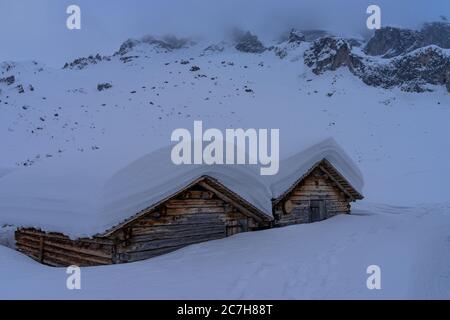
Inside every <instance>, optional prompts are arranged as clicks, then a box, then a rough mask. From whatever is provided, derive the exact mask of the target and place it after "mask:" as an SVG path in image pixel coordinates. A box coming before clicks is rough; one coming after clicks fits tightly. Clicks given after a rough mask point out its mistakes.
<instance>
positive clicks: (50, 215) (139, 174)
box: [0, 139, 362, 238]
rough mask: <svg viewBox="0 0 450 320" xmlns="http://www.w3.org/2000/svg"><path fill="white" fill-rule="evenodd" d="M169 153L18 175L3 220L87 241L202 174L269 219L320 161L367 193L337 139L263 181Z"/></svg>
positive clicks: (93, 158)
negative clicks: (181, 161) (180, 161)
mask: <svg viewBox="0 0 450 320" xmlns="http://www.w3.org/2000/svg"><path fill="white" fill-rule="evenodd" d="M171 149H172V148H171V147H165V148H162V149H159V150H157V151H154V152H151V153H149V154H147V155H144V156H138V155H137V154H134V153H130V154H126V153H123V154H121V153H117V151H115V152H106V151H99V152H94V153H89V154H84V155H83V156H82V157H80V156H78V157H75V156H68V157H66V158H63V159H50V160H49V161H47V162H45V163H42V164H39V165H35V166H33V167H31V168H24V169H20V170H16V171H15V172H12V173H10V174H8V175H7V176H4V177H3V178H2V179H0V223H8V224H13V225H16V226H23V227H35V228H40V229H42V230H45V231H55V232H62V233H64V234H67V235H68V236H70V237H72V238H80V237H90V236H93V235H96V234H99V233H103V232H105V231H106V230H108V229H110V228H112V227H114V226H117V225H118V224H120V223H121V222H123V221H125V220H127V219H129V218H130V217H132V216H134V215H135V214H137V213H139V212H140V211H142V210H144V209H146V208H148V207H151V206H152V205H155V204H156V203H158V202H160V201H161V200H164V199H166V198H167V197H170V196H171V195H173V194H175V193H177V192H178V191H179V190H180V189H182V188H184V187H186V186H188V185H189V184H190V183H192V182H193V181H195V180H196V179H198V178H200V177H202V176H210V177H212V178H215V179H217V180H218V181H219V182H220V183H221V184H222V185H224V186H225V187H227V188H228V189H230V190H231V191H233V192H234V193H236V194H238V195H239V196H240V197H242V198H243V199H245V200H246V201H248V202H249V203H250V204H252V205H253V206H254V207H256V208H257V209H259V210H260V211H262V212H264V213H265V214H266V215H268V216H269V217H271V216H272V204H271V199H272V198H274V197H276V196H277V195H279V194H281V193H282V192H284V191H285V190H286V189H288V188H289V187H291V186H292V184H293V183H294V182H295V181H296V180H297V179H298V178H300V177H301V176H302V175H303V174H304V173H305V172H306V171H307V170H308V169H309V168H310V167H311V166H312V165H314V164H315V163H316V162H317V161H319V160H321V159H323V158H327V159H328V160H329V161H330V162H331V163H332V164H333V165H334V166H335V167H336V168H337V169H338V170H340V171H341V173H342V174H343V175H344V176H346V178H348V179H349V181H350V182H351V183H352V185H353V186H354V187H355V188H358V190H361V188H362V178H361V174H360V172H359V170H358V169H357V168H356V167H355V166H354V165H353V162H352V161H351V160H350V159H349V158H348V157H347V156H346V155H345V153H344V152H343V151H342V149H340V148H339V147H338V145H337V144H336V142H335V141H334V140H332V139H328V140H325V141H323V142H321V143H319V144H316V145H313V146H311V147H309V148H307V149H305V150H304V151H302V152H300V153H298V154H295V155H293V156H291V157H289V158H287V159H286V160H284V161H282V162H281V165H280V172H279V174H278V175H276V176H273V177H268V176H261V175H260V174H259V167H256V166H249V165H214V166H207V165H181V166H177V165H174V164H173V163H172V161H171V160H170V153H171ZM131 159H137V160H131ZM308 166H309V167H308Z"/></svg>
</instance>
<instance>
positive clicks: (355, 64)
mask: <svg viewBox="0 0 450 320" xmlns="http://www.w3.org/2000/svg"><path fill="white" fill-rule="evenodd" d="M304 58H305V64H306V65H307V66H308V67H310V68H312V71H313V72H314V73H315V74H321V73H323V72H325V71H334V70H337V69H338V68H340V67H343V66H346V67H348V68H349V69H350V70H353V69H355V68H359V67H360V65H361V61H360V59H359V58H358V57H357V56H356V55H354V54H353V53H352V52H351V45H350V44H349V43H348V41H346V40H344V39H342V38H336V37H324V38H320V39H318V40H316V41H314V42H313V43H312V45H311V47H310V48H309V49H308V50H306V51H305V55H304Z"/></svg>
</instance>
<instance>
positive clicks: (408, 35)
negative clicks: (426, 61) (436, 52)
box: [365, 22, 450, 58]
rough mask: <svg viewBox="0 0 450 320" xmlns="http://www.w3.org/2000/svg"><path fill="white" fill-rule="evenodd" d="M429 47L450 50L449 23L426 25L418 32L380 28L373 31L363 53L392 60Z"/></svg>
mask: <svg viewBox="0 0 450 320" xmlns="http://www.w3.org/2000/svg"><path fill="white" fill-rule="evenodd" d="M429 45H436V46H439V47H441V48H450V24H449V23H447V22H433V23H426V24H425V25H424V26H423V28H422V29H421V30H420V31H415V30H408V29H400V28H394V27H385V28H381V29H379V30H376V31H375V34H374V36H373V37H372V38H371V39H370V40H369V42H368V43H367V45H366V47H365V52H366V53H367V54H368V55H372V56H382V57H383V58H393V57H397V56H399V55H402V54H406V53H409V52H411V51H413V50H416V49H418V48H422V47H426V46H429Z"/></svg>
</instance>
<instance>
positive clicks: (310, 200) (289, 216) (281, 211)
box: [272, 159, 363, 226]
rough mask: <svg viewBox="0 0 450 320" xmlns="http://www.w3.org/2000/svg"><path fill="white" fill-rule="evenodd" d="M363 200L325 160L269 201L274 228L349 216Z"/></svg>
mask: <svg viewBox="0 0 450 320" xmlns="http://www.w3.org/2000/svg"><path fill="white" fill-rule="evenodd" d="M361 199H363V196H362V195H361V194H360V193H359V192H358V191H357V190H356V189H355V188H354V187H353V186H352V185H351V184H350V183H349V182H348V180H347V179H346V178H345V177H344V176H343V175H342V174H341V173H340V172H339V171H338V170H336V168H335V167H333V165H332V164H331V163H330V162H329V161H328V160H326V159H323V160H321V161H320V162H318V163H316V164H315V165H314V166H313V167H312V168H311V169H309V170H308V171H307V172H306V173H305V174H304V175H303V176H302V177H300V178H299V179H298V180H297V181H296V182H295V183H294V184H293V185H292V186H291V187H290V188H289V189H288V190H286V192H284V193H283V194H282V195H281V196H279V197H278V198H277V199H274V200H272V203H273V215H274V218H275V223H274V224H275V226H286V225H291V224H300V223H312V222H317V221H322V220H325V219H328V218H330V217H333V216H335V215H337V214H343V213H344V214H345V213H347V214H348V213H350V209H351V202H353V201H356V200H361Z"/></svg>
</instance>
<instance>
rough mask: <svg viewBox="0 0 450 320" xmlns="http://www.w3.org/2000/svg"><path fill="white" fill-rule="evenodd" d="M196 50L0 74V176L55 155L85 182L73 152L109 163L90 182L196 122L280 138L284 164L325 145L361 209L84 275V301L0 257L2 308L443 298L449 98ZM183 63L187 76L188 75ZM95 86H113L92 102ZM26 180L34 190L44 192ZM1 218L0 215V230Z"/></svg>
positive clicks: (4, 254)
mask: <svg viewBox="0 0 450 320" xmlns="http://www.w3.org/2000/svg"><path fill="white" fill-rule="evenodd" d="M205 47H206V46H205V45H203V44H199V45H197V46H194V47H191V48H187V49H180V50H174V51H172V52H167V53H157V52H154V51H152V49H151V48H138V49H139V50H137V51H136V52H131V53H129V55H130V56H134V55H139V57H137V58H133V59H132V61H131V62H128V63H124V62H123V61H121V60H119V58H113V59H112V60H111V61H104V62H101V63H99V64H95V65H91V66H88V67H87V68H85V69H83V70H67V69H65V70H61V69H52V68H49V67H46V66H43V65H41V64H34V63H18V64H17V65H16V66H14V67H12V68H11V67H10V65H8V66H7V65H2V66H1V68H3V69H2V70H0V71H2V72H3V74H2V75H1V77H5V76H8V75H11V74H14V75H15V77H16V83H15V84H14V85H11V86H7V85H6V84H2V87H1V89H2V91H1V93H0V179H5V177H7V176H8V175H9V173H10V169H9V168H12V167H15V168H16V170H17V171H20V170H29V166H32V167H33V168H31V169H33V170H35V169H36V168H34V166H39V165H43V166H47V167H48V166H51V163H52V161H59V160H60V158H69V159H70V160H71V161H72V162H73V163H74V165H78V166H80V167H78V168H76V169H74V170H73V171H71V172H73V174H74V175H75V174H78V173H80V172H83V170H82V169H83V167H82V166H83V162H82V161H78V160H79V159H81V158H83V157H82V156H80V155H82V154H85V153H92V154H93V156H94V157H95V153H96V152H99V150H101V151H102V152H103V151H105V153H110V152H115V156H114V157H110V158H108V159H107V161H105V162H104V163H102V164H101V166H99V167H98V170H96V169H97V168H94V169H93V168H90V171H89V172H93V174H95V173H96V172H97V174H101V173H102V172H104V171H105V170H106V171H107V169H108V168H106V167H107V166H117V165H118V164H121V163H122V164H123V165H124V166H125V165H126V164H129V163H131V162H132V161H134V160H135V159H138V158H140V157H142V156H143V155H145V154H148V153H150V152H152V151H154V150H156V149H158V148H160V147H162V146H166V145H167V144H168V143H169V142H170V135H171V133H172V131H173V130H174V129H177V128H187V129H192V126H193V121H194V120H202V121H203V123H204V126H205V128H220V129H225V128H279V129H280V139H281V145H280V152H281V154H282V157H284V156H287V155H290V154H293V153H295V152H298V151H299V150H296V147H297V146H298V145H303V144H304V141H305V140H310V139H311V138H315V137H317V136H331V137H333V138H335V139H336V140H337V142H338V143H339V145H341V146H342V147H343V149H344V150H345V151H346V152H347V153H348V154H349V155H350V157H351V158H352V159H353V160H354V161H355V162H357V164H358V166H359V168H360V169H361V171H362V173H363V175H364V178H365V179H364V180H365V187H364V190H363V194H364V195H365V197H366V200H364V201H363V202H361V204H358V205H359V206H361V207H360V208H359V209H355V210H354V212H353V215H351V216H338V217H335V218H333V219H330V220H328V221H324V222H320V223H316V224H311V225H298V226H291V227H287V228H283V229H276V230H268V231H262V232H255V233H247V234H239V235H237V236H234V237H231V238H227V239H223V240H218V241H213V242H209V243H204V244H199V245H194V246H190V247H188V248H185V249H182V250H179V251H177V252H174V253H172V254H169V255H166V256H162V257H157V258H154V259H151V260H148V261H143V262H138V263H134V264H129V265H117V266H109V267H98V268H86V269H83V272H82V274H83V275H82V279H83V280H82V281H83V282H82V286H83V289H82V290H81V291H69V290H67V289H66V286H65V281H66V277H67V275H66V273H65V269H54V268H49V267H45V266H42V265H39V264H38V263H36V262H34V261H32V260H30V259H29V258H27V257H25V256H23V255H21V254H20V253H18V252H15V251H13V250H11V249H8V248H6V247H3V246H0V298H208V299H212V298H375V299H378V298H448V299H450V238H449V237H450V209H449V205H448V201H450V198H449V191H448V190H450V171H449V170H447V163H448V159H449V158H450V145H449V143H448V141H447V140H448V139H447V137H448V136H449V135H450V127H449V125H448V119H450V95H449V94H448V93H447V92H446V91H445V89H444V88H443V87H436V88H434V90H435V91H434V92H424V93H420V94H418V93H407V92H402V91H400V90H398V89H392V90H385V89H381V88H373V87H369V86H366V85H365V84H363V83H362V82H361V80H360V79H358V78H356V77H354V76H353V75H352V74H350V72H348V71H347V70H346V69H339V70H338V71H336V72H328V73H325V74H323V75H320V76H316V75H314V74H312V72H311V70H309V69H308V67H306V66H305V65H304V63H303V58H302V56H303V52H304V50H305V49H306V47H307V46H306V44H302V45H301V46H300V47H298V48H294V49H293V50H292V51H290V52H289V55H288V56H287V57H286V58H285V59H280V58H279V57H277V56H276V55H275V54H274V52H265V53H263V54H260V55H256V54H245V53H240V52H237V51H236V50H234V49H232V48H225V50H224V51H223V52H215V53H210V54H203V53H204V52H203V49H204V48H205ZM182 60H185V61H188V62H189V63H188V64H184V62H183V63H181V61H182ZM194 65H196V66H198V67H200V70H199V71H198V72H191V71H190V68H191V67H192V66H194ZM106 82H108V83H111V84H112V88H110V89H107V90H103V91H98V90H97V85H98V84H101V83H106ZM16 84H22V85H23V88H24V91H25V92H24V93H19V91H18V88H17V87H16ZM29 85H32V88H33V90H31V89H30V87H29ZM24 164H25V165H26V166H25V165H24ZM119 167H120V166H119ZM1 168H5V169H1ZM6 168H8V169H6ZM2 176H3V177H2ZM96 178H98V177H94V176H90V177H89V179H92V180H91V181H96ZM29 183H31V184H35V185H36V188H39V181H29ZM75 187H76V186H75ZM59 191H60V192H64V190H59ZM366 201H368V202H366ZM370 203H387V204H389V205H370ZM421 203H431V204H429V205H421ZM405 206H407V207H405ZM8 220H9V219H8V214H7V213H4V214H3V215H2V213H1V212H0V227H1V226H3V225H8V224H11V222H9V221H8ZM0 230H2V231H0V239H1V240H0V241H1V243H2V244H4V245H11V234H12V231H13V230H14V227H7V228H1V229H0ZM6 239H8V240H6ZM373 264H376V265H379V266H380V267H381V269H382V290H379V291H377V290H374V291H370V290H368V289H367V288H366V279H367V276H368V275H367V274H366V268H367V266H369V265H373ZM118 288H120V290H118Z"/></svg>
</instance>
